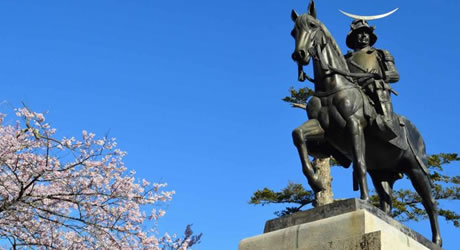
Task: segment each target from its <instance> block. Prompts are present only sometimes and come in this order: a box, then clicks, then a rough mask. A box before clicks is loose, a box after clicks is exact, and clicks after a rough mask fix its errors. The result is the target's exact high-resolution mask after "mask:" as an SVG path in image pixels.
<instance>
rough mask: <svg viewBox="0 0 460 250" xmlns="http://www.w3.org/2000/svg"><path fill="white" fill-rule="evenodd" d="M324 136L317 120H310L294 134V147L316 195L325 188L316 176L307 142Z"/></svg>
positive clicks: (295, 130)
mask: <svg viewBox="0 0 460 250" xmlns="http://www.w3.org/2000/svg"><path fill="white" fill-rule="evenodd" d="M323 136H324V130H323V129H322V128H321V125H320V124H319V122H318V120H316V119H310V120H308V121H307V122H305V123H304V124H302V125H301V126H300V127H298V128H296V129H294V131H293V132H292V138H293V140H294V145H295V146H296V147H297V151H298V152H299V157H300V161H301V162H302V171H303V174H304V175H305V177H307V180H308V184H310V187H311V188H312V189H313V191H315V193H316V192H319V191H321V190H324V189H325V187H324V185H323V183H322V182H321V181H320V180H319V178H318V176H317V175H316V174H315V171H314V169H313V166H312V164H311V162H310V159H309V158H308V148H307V140H315V139H318V138H321V137H323Z"/></svg>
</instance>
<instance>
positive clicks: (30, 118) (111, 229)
mask: <svg viewBox="0 0 460 250" xmlns="http://www.w3.org/2000/svg"><path fill="white" fill-rule="evenodd" d="M16 115H17V116H18V117H20V118H21V120H20V121H17V122H16V124H14V125H6V124H4V117H5V116H4V115H2V116H1V118H0V123H1V125H0V240H1V242H2V243H0V244H3V245H7V246H5V247H8V248H13V249H17V248H37V249H48V248H55V249H141V248H142V249H188V248H189V247H190V246H192V245H194V244H196V243H198V242H199V240H200V237H201V234H200V235H197V236H194V235H193V232H192V231H191V228H190V226H187V228H186V231H185V237H184V238H182V239H180V238H177V237H171V236H169V235H168V234H167V233H165V234H164V235H163V236H160V235H159V232H158V229H157V227H156V222H157V221H158V219H159V218H160V217H162V216H163V215H164V214H165V211H164V210H161V209H159V207H158V205H160V204H162V203H164V202H167V201H170V200H171V199H172V195H173V194H174V191H165V190H163V189H164V187H166V184H165V183H150V182H148V181H147V180H142V181H140V180H136V179H135V177H134V174H135V172H134V171H131V172H127V168H126V167H125V165H124V163H123V157H124V156H125V155H126V152H123V151H121V150H119V149H117V148H116V146H117V144H116V142H115V140H114V139H110V138H101V139H96V137H95V135H94V134H92V133H88V132H86V131H83V132H82V136H81V139H79V140H77V139H76V138H75V137H70V138H62V139H56V138H54V137H53V136H54V135H55V132H56V129H54V128H52V127H51V126H50V125H49V124H48V123H46V122H45V117H44V115H43V114H40V113H35V112H31V111H29V110H28V109H27V108H23V109H18V110H17V113H16ZM147 208H149V209H150V210H151V212H150V213H148V214H147V213H146V209H147ZM157 209H158V210H157ZM149 222H150V224H151V225H154V226H151V227H150V228H149V227H147V224H148V223H149Z"/></svg>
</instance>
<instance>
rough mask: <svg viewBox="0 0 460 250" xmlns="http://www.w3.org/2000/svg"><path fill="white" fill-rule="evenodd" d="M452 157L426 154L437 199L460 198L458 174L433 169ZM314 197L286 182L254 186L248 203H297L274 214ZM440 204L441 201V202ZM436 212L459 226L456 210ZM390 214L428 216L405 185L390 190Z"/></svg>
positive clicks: (374, 197)
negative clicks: (274, 186)
mask: <svg viewBox="0 0 460 250" xmlns="http://www.w3.org/2000/svg"><path fill="white" fill-rule="evenodd" d="M452 161H460V158H459V157H458V155H457V154H437V155H432V156H430V157H429V161H428V162H429V164H434V165H430V166H429V170H430V176H431V178H432V181H433V185H434V188H433V195H434V197H435V199H436V200H438V201H439V200H460V186H459V179H460V176H454V177H449V176H446V175H443V174H441V173H440V172H438V171H436V170H434V169H441V170H442V169H443V167H442V165H444V164H447V163H450V162H452ZM313 200H314V194H313V191H307V190H305V188H304V187H303V186H302V184H296V183H292V182H289V184H288V186H287V187H285V188H283V189H282V190H281V191H280V192H276V191H273V190H271V189H269V188H264V189H262V190H257V191H256V192H255V193H254V194H253V196H252V197H251V200H250V201H249V204H255V205H258V204H261V205H267V204H274V203H275V204H296V206H290V207H287V208H285V209H283V210H280V211H276V212H275V215H277V216H284V215H288V214H292V213H295V212H298V211H301V209H302V208H303V207H304V206H305V205H308V204H311V203H312V202H313ZM371 202H372V203H373V204H374V205H375V206H378V205H379V198H378V195H377V194H375V192H373V193H372V196H371ZM441 205H442V204H441ZM439 215H440V216H443V217H444V218H445V219H446V220H447V221H451V222H452V223H453V224H454V226H455V227H460V215H459V214H458V213H457V212H456V211H452V210H448V209H442V208H440V209H439ZM391 216H392V217H394V218H396V219H398V220H400V221H409V220H414V221H419V220H420V219H424V218H426V217H427V214H426V211H425V209H424V208H423V206H422V200H421V198H420V196H419V195H418V194H417V193H416V192H414V191H412V190H408V189H400V190H396V191H394V192H393V210H392V212H391Z"/></svg>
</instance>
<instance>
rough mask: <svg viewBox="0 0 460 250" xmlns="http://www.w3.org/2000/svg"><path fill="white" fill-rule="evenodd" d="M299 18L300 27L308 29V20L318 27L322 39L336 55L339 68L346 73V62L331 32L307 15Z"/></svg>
mask: <svg viewBox="0 0 460 250" xmlns="http://www.w3.org/2000/svg"><path fill="white" fill-rule="evenodd" d="M299 18H300V22H298V24H299V25H300V26H304V27H308V24H307V23H308V19H309V18H310V20H311V21H314V22H315V23H316V24H317V25H318V26H319V29H320V30H321V31H322V32H323V34H324V38H325V39H326V41H327V42H328V43H329V44H330V45H331V48H332V49H333V50H334V51H335V52H336V53H337V57H338V61H339V63H340V64H341V65H340V66H342V67H343V69H346V70H347V71H348V65H347V62H346V61H345V58H344V56H343V54H342V51H341V50H340V47H339V45H338V44H337V42H336V41H335V39H334V37H333V36H332V35H331V32H329V30H328V29H327V27H326V26H325V25H324V24H323V23H322V22H321V21H320V20H319V19H316V18H314V17H312V16H310V15H308V14H304V15H302V16H300V17H299Z"/></svg>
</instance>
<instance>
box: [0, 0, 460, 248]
mask: <svg viewBox="0 0 460 250" xmlns="http://www.w3.org/2000/svg"><path fill="white" fill-rule="evenodd" d="M414 3H415V2H413V1H396V0H390V1H388V0H386V1H383V0H379V1H372V2H370V1H364V0H348V1H343V0H342V1H339V0H331V1H325V0H323V1H317V10H318V18H319V19H320V20H322V21H323V22H324V23H325V25H326V26H327V27H328V28H329V30H330V31H331V33H332V34H333V35H334V37H335V38H336V39H337V41H338V42H339V45H340V47H341V49H342V51H344V52H345V51H346V50H347V48H346V46H345V36H346V33H347V32H348V30H349V24H350V22H351V19H349V18H348V17H345V16H343V15H342V14H340V13H339V12H338V11H337V9H343V10H345V11H348V12H353V13H358V14H363V15H373V14H380V13H383V12H387V11H389V10H392V9H394V8H396V7H399V8H400V9H399V11H397V12H396V13H395V14H393V15H392V16H390V17H387V18H385V19H382V20H377V21H374V22H371V24H372V25H375V26H376V33H377V35H378V37H379V39H378V41H377V43H376V45H375V46H376V47H380V48H386V49H388V50H390V51H391V52H392V54H393V55H394V57H395V58H396V64H397V67H398V69H399V71H400V75H401V81H400V82H399V83H397V84H395V85H394V88H395V89H396V90H397V91H398V92H399V94H400V95H399V96H397V97H393V103H394V106H395V110H396V111H397V112H398V113H401V114H403V115H405V116H407V117H409V118H410V119H411V120H412V121H413V122H414V123H415V124H416V125H417V127H418V128H419V130H420V131H421V132H422V134H423V136H424V138H425V141H426V144H427V150H428V153H430V154H433V153H440V152H460V147H459V144H458V141H459V139H460V132H459V129H458V124H459V123H460V111H459V108H458V107H459V104H458V100H457V98H458V96H459V93H460V84H459V80H458V79H459V78H458V77H459V75H458V74H459V72H460V70H459V67H460V65H459V63H458V62H459V58H460V47H459V46H458V45H459V44H460V35H459V32H458V25H459V24H460V15H459V13H460V2H459V1H448V0H438V1H434V0H429V1H428V0H426V1H417V2H416V3H415V4H414ZM307 4H308V2H307V1H306V0H290V1H273V0H265V1H260V0H251V1H248V0H247V1H240V0H233V1H215V0H195V1H190V0H169V1H159V0H130V1H128V0H125V1H120V0H110V1H109V0H106V1H103V0H98V1H87V0H86V1H84V0H78V1H76V0H74V1H61V0H54V1H51V0H41V1H32V0H29V1H11V0H3V1H1V2H0V23H1V25H0V81H1V83H2V84H1V86H2V88H1V91H0V101H1V103H2V104H1V105H0V111H1V112H7V113H10V112H11V110H12V108H13V107H18V106H20V105H21V104H20V103H21V101H24V102H25V103H26V104H27V105H28V106H30V107H31V108H33V109H34V110H35V111H41V112H43V111H48V121H50V122H51V123H52V124H53V125H54V126H55V127H57V128H58V131H59V135H62V136H64V135H67V136H71V135H79V134H80V131H81V130H83V129H86V130H88V131H92V132H95V133H96V134H98V135H100V136H103V135H104V134H106V133H109V135H110V136H113V137H116V138H117V140H118V143H119V146H120V148H121V149H123V150H126V151H128V153H129V154H128V156H127V158H126V163H127V166H128V167H129V168H130V169H134V170H136V171H137V173H138V177H140V178H147V179H149V180H152V181H165V182H168V183H169V184H170V186H169V187H170V188H171V189H174V190H176V192H177V194H176V195H175V197H174V199H173V201H172V202H171V203H170V205H169V206H168V207H167V214H166V217H165V218H163V220H162V221H161V223H160V227H161V228H162V230H167V231H173V232H178V233H182V230H183V228H184V227H185V225H186V224H187V223H193V224H194V225H193V229H194V230H195V231H196V232H203V234H204V236H203V240H202V243H201V244H200V245H199V246H197V247H196V249H202V250H227V249H236V248H237V246H238V242H239V241H240V240H241V239H242V238H245V237H249V236H253V235H257V234H260V233H262V231H263V227H264V223H265V221H266V220H268V219H271V218H273V217H274V215H273V214H272V212H273V211H274V210H276V209H277V207H275V206H269V207H256V206H252V205H248V204H247V202H248V200H249V197H250V196H251V194H252V193H253V192H254V191H255V190H256V189H259V188H263V187H270V188H273V189H279V188H281V187H283V186H285V185H286V184H287V183H288V181H289V180H291V181H295V182H299V183H304V184H306V180H305V179H304V177H303V175H302V172H301V168H300V161H299V159H298V156H297V153H296V150H295V148H294V146H293V144H292V141H291V131H292V129H294V128H295V127H297V126H298V125H300V124H301V123H302V122H304V121H305V119H306V115H305V113H304V112H302V111H300V110H294V109H291V108H290V107H289V105H288V104H286V103H283V102H282V101H281V98H282V97H284V96H285V95H287V94H288V89H289V87H291V86H294V87H302V86H305V85H304V84H307V83H298V82H296V76H297V75H296V74H297V69H296V65H295V64H294V63H293V62H292V60H291V58H290V55H291V53H292V51H293V48H294V40H293V39H292V38H291V37H290V35H289V33H290V31H291V29H292V27H293V23H292V21H291V19H290V12H291V9H293V8H295V9H296V10H297V12H299V13H304V12H305V11H306V8H307ZM358 5H359V6H358ZM11 119H13V118H11ZM458 167H459V164H453V165H452V166H449V167H448V169H450V170H448V171H449V173H451V174H456V175H458V174H459V171H458ZM332 172H333V175H334V182H333V185H334V191H335V196H336V198H349V197H358V195H359V194H358V193H357V192H352V182H351V180H352V177H351V170H345V169H341V168H333V169H332ZM404 185H405V184H404V182H399V183H397V184H396V187H402V186H404ZM447 205H448V206H449V207H450V208H456V209H457V211H458V206H459V202H450V203H447ZM410 226H411V227H413V228H415V229H416V230H417V231H419V232H421V233H422V234H424V235H426V236H428V238H431V237H430V229H429V223H428V221H427V220H425V221H421V222H419V223H410ZM441 231H442V234H443V237H444V243H445V244H444V246H445V249H454V248H455V246H456V245H457V242H458V235H459V234H458V232H459V230H458V229H455V227H454V226H452V225H451V224H449V223H446V222H445V221H443V220H441ZM456 236H457V237H456Z"/></svg>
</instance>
